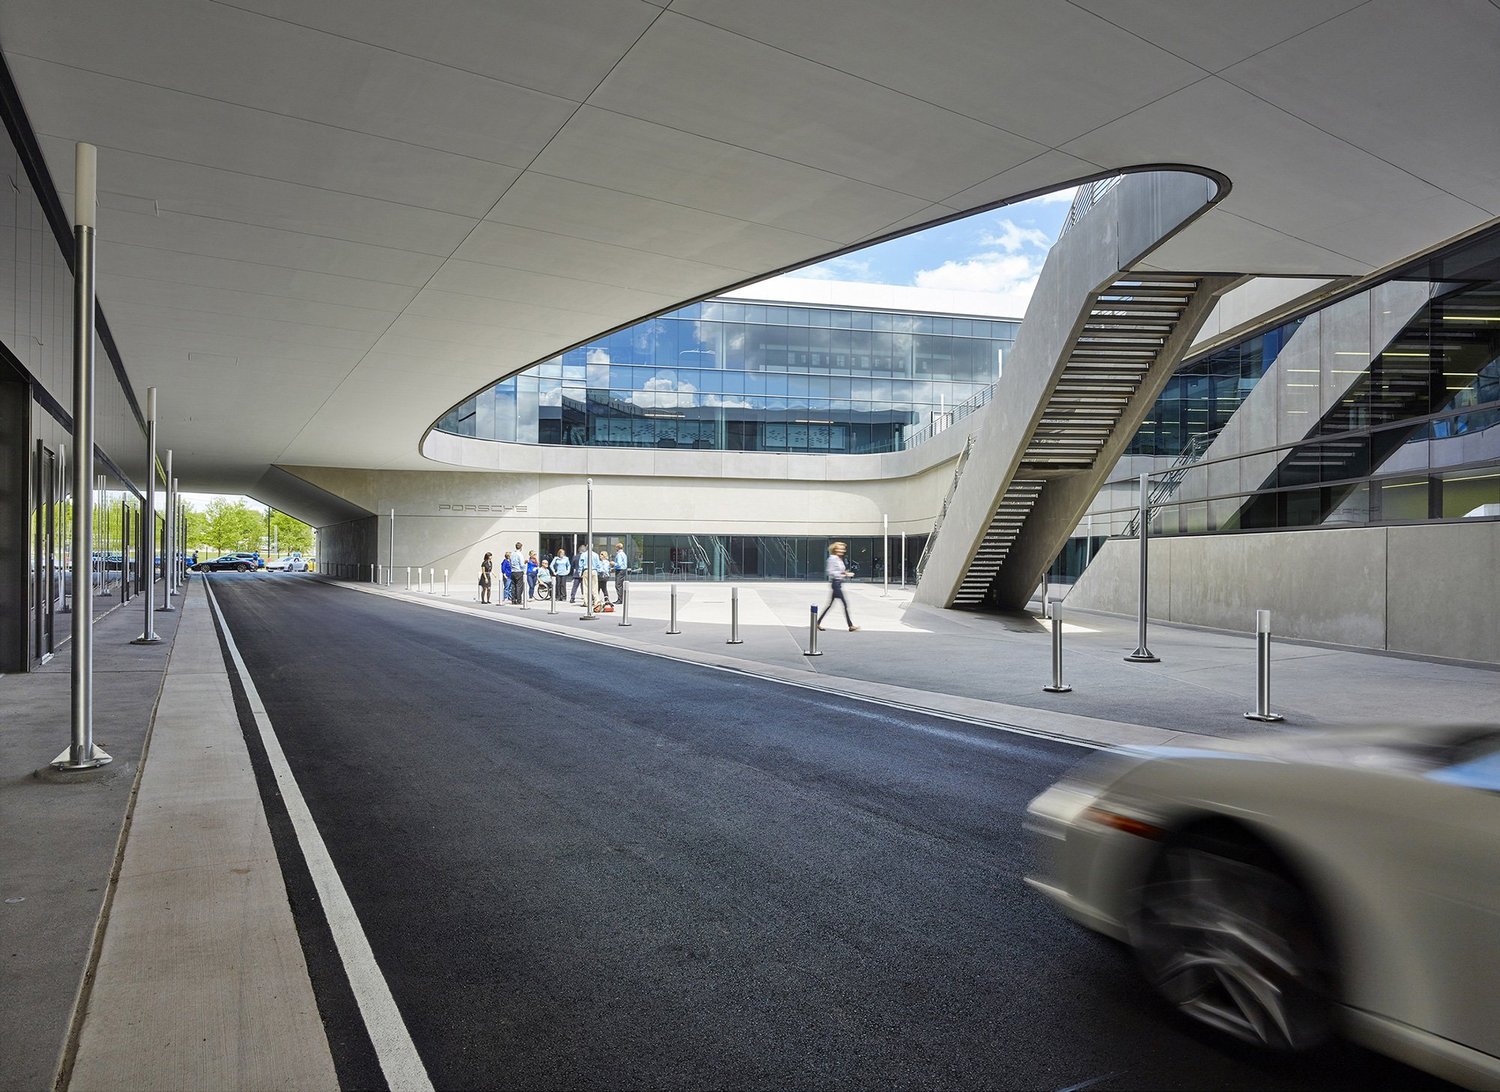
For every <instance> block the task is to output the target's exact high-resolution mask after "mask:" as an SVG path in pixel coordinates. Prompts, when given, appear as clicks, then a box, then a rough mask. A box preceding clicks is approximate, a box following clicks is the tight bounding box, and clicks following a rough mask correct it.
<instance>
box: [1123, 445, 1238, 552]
mask: <svg viewBox="0 0 1500 1092" xmlns="http://www.w3.org/2000/svg"><path fill="white" fill-rule="evenodd" d="M1219 431H1220V430H1219V429H1212V430H1210V431H1208V432H1195V433H1193V435H1192V436H1190V437H1188V442H1187V443H1186V444H1184V445H1183V447H1182V451H1181V452H1180V453H1179V454H1178V456H1177V458H1176V459H1175V460H1173V462H1172V465H1171V466H1169V467H1167V469H1166V470H1163V471H1162V472H1161V478H1160V480H1158V481H1157V482H1156V484H1155V485H1153V486H1152V487H1151V493H1150V496H1149V497H1148V498H1147V501H1146V507H1147V509H1148V510H1150V509H1151V508H1154V507H1156V506H1157V505H1158V504H1159V503H1163V502H1165V501H1168V500H1171V499H1172V495H1173V494H1174V493H1176V492H1177V487H1178V486H1179V485H1180V484H1182V479H1183V477H1184V476H1185V475H1186V474H1187V471H1188V467H1190V466H1192V465H1193V464H1195V463H1197V462H1199V461H1200V460H1201V459H1202V458H1203V456H1204V454H1205V453H1206V452H1207V451H1208V449H1209V448H1210V447H1212V446H1213V442H1214V440H1215V439H1217V438H1218V435H1219ZM1140 529H1141V514H1140V512H1139V511H1137V512H1136V514H1135V515H1134V516H1133V517H1132V518H1131V520H1130V522H1129V523H1127V524H1126V525H1125V530H1124V532H1123V537H1125V538H1134V537H1135V536H1136V535H1137V534H1138V533H1139V531H1140Z"/></svg>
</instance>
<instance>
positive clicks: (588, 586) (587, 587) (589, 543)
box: [583, 478, 597, 622]
mask: <svg viewBox="0 0 1500 1092" xmlns="http://www.w3.org/2000/svg"><path fill="white" fill-rule="evenodd" d="M584 481H585V483H586V484H587V485H588V510H587V512H586V513H585V530H584V537H585V539H586V541H585V542H584V544H583V548H584V549H585V550H587V551H588V555H589V567H588V568H587V569H585V570H583V619H584V621H586V622H589V621H593V618H594V586H595V584H596V583H597V579H596V575H595V573H594V479H593V478H585V479H584Z"/></svg>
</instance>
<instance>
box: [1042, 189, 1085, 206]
mask: <svg viewBox="0 0 1500 1092" xmlns="http://www.w3.org/2000/svg"><path fill="white" fill-rule="evenodd" d="M1077 195H1078V187H1077V186H1069V187H1068V188H1067V189H1065V190H1053V191H1052V192H1051V193H1044V194H1042V196H1040V197H1033V198H1032V199H1031V200H1032V201H1035V202H1036V203H1037V204H1039V205H1071V204H1072V203H1073V198H1074V197H1076V196H1077Z"/></svg>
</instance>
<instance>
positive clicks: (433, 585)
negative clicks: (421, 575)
mask: <svg viewBox="0 0 1500 1092" xmlns="http://www.w3.org/2000/svg"><path fill="white" fill-rule="evenodd" d="M427 594H428V595H436V594H437V570H436V569H434V568H430V567H429V568H428V570H427Z"/></svg>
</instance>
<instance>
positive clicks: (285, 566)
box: [266, 553, 307, 573]
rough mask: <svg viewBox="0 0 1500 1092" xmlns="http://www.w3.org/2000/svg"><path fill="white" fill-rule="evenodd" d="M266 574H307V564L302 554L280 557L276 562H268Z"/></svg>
mask: <svg viewBox="0 0 1500 1092" xmlns="http://www.w3.org/2000/svg"><path fill="white" fill-rule="evenodd" d="M266 572H268V573H305V572H307V562H306V561H305V560H304V559H303V557H302V555H301V554H297V553H292V554H287V555H286V556H285V557H278V558H276V559H275V560H274V561H267V562H266Z"/></svg>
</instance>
